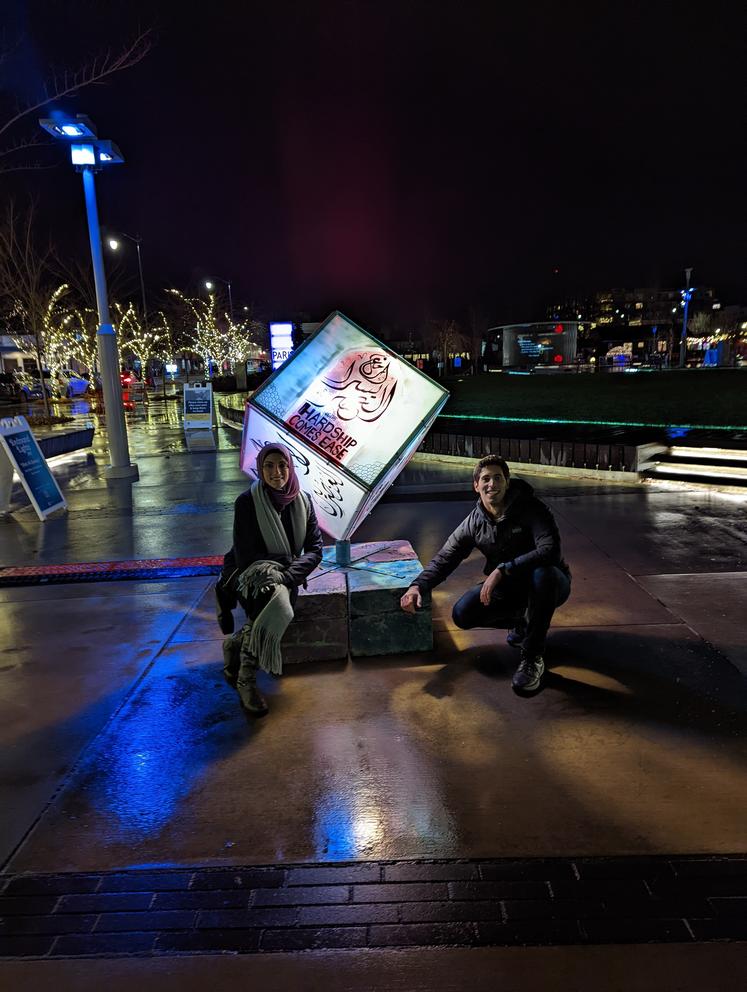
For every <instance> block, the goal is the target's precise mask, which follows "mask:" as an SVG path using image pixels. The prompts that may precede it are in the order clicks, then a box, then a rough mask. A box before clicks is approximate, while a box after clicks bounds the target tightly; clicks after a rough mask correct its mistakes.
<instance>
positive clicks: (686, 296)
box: [680, 269, 695, 369]
mask: <svg viewBox="0 0 747 992" xmlns="http://www.w3.org/2000/svg"><path fill="white" fill-rule="evenodd" d="M692 274H693V270H692V269H685V288H684V289H681V290H680V295H681V296H682V302H681V304H680V306H682V307H684V312H683V314H682V334H681V335H680V368H681V369H683V368H684V367H685V361H686V358H687V308H688V307H689V306H690V298H691V296H692V295H693V293H694V292H695V286H692V287H691V286H690V276H691V275H692Z"/></svg>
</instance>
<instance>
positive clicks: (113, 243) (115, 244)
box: [109, 231, 148, 331]
mask: <svg viewBox="0 0 747 992" xmlns="http://www.w3.org/2000/svg"><path fill="white" fill-rule="evenodd" d="M119 233H120V235H121V236H122V237H123V238H127V240H128V241H131V242H132V243H133V244H134V245H135V248H136V250H137V270H138V273H139V274H140V295H141V296H142V299H143V324H144V325H145V330H146V331H147V330H148V304H147V303H146V301H145V280H144V279H143V258H142V255H141V254H140V245H141V244H142V243H143V239H142V238H139V237H134V238H133V236H132V235H131V234H125V232H124V231H120V232H119ZM109 247H110V248H111V250H112V251H117V250H118V249H119V240H118V239H117V238H109Z"/></svg>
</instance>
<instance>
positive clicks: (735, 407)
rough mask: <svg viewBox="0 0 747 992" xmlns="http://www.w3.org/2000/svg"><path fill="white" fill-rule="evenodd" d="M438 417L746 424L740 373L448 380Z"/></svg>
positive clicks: (746, 384)
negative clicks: (447, 391)
mask: <svg viewBox="0 0 747 992" xmlns="http://www.w3.org/2000/svg"><path fill="white" fill-rule="evenodd" d="M442 384H443V385H444V386H445V387H446V389H448V390H449V392H450V394H451V395H450V397H449V399H448V401H447V403H446V406H445V407H444V409H443V412H442V415H443V416H448V415H449V414H470V415H472V416H491V417H541V418H547V419H561V420H593V421H605V420H613V421H624V422H626V423H630V422H635V423H657V424H661V423H664V424H670V425H676V424H702V425H708V424H713V425H724V426H726V425H730V426H738V427H741V426H744V425H747V369H687V370H683V371H681V372H679V371H669V372H638V373H629V372H615V373H590V374H584V373H581V374H578V375H576V374H572V373H559V374H540V375H507V374H505V373H496V372H491V373H486V374H484V375H476V376H465V377H464V378H462V379H457V378H449V379H444V380H442Z"/></svg>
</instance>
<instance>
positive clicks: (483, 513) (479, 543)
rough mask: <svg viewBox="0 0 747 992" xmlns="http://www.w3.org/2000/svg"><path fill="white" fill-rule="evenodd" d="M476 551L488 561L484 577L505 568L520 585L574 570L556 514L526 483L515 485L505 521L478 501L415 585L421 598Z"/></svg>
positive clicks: (519, 481)
mask: <svg viewBox="0 0 747 992" xmlns="http://www.w3.org/2000/svg"><path fill="white" fill-rule="evenodd" d="M475 548H477V550H478V551H481V552H482V554H484V555H485V568H484V573H485V575H489V574H490V573H491V572H492V571H493V570H494V569H496V568H500V569H501V571H502V572H503V573H504V575H505V576H506V577H511V578H517V579H521V577H522V576H523V575H526V576H529V575H530V574H531V572H532V569H534V568H537V567H538V566H540V565H557V567H558V568H561V569H562V570H563V571H564V572H565V573H566V575H568V576H570V569H569V568H568V565H567V564H566V563H565V562H564V561H563V558H562V556H561V553H560V535H559V533H558V528H557V524H556V523H555V518H554V517H553V515H552V511H551V510H550V508H549V507H548V506H546V504H545V503H543V502H542V500H541V499H539V498H538V497H537V496H535V495H534V490H533V489H532V487H531V486H530V485H529V483H528V482H524V480H523V479H511V481H510V482H509V486H508V490H507V493H506V498H505V501H504V510H503V516H502V517H500V518H499V519H498V520H495V519H494V518H493V517H491V516H490V514H489V513H488V512H487V510H486V509H485V508H484V507H483V505H482V502H481V501H480V500H479V499H478V501H477V505H476V506H475V508H474V510H472V512H471V513H470V514H469V516H468V517H465V519H464V520H463V521H462V522H461V523H460V524H459V526H458V527H457V529H456V530H455V531H454V533H453V534H452V535H451V536H450V537H449V538H448V540H447V541H446V544H444V546H443V547H442V548H441V550H440V551H439V552H438V554H437V555H436V557H435V558H434V559H433V561H431V562H429V564H428V565H426V567H425V568H424V569H423V571H422V572H421V573H420V575H419V576H418V577H417V578H416V579H415V580H414V582H413V585H416V586H417V587H418V588H419V589H420V591H421V592H426V591H427V590H429V589H433V587H434V586H437V585H438V584H439V583H441V582H443V581H444V579H446V578H447V577H448V576H449V575H451V573H452V572H453V571H454V569H455V568H456V567H457V565H459V563H460V562H463V561H464V559H465V558H467V557H468V556H469V555H470V553H471V552H472V551H474V549H475Z"/></svg>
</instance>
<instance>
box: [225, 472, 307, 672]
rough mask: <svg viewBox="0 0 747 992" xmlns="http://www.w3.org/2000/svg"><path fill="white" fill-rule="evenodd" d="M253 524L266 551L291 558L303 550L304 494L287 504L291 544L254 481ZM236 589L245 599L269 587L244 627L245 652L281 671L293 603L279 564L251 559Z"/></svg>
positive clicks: (264, 492)
mask: <svg viewBox="0 0 747 992" xmlns="http://www.w3.org/2000/svg"><path fill="white" fill-rule="evenodd" d="M250 491H251V494H252V500H253V502H254V509H255V512H256V514H257V526H258V527H259V530H260V533H261V534H262V540H263V541H264V542H265V545H266V547H267V553H268V554H270V555H278V556H285V557H287V558H291V559H292V558H294V557H295V556H296V555H298V554H300V553H301V551H302V550H303V544H304V539H305V537H306V527H307V523H308V514H309V509H308V505H307V503H306V497H305V496H304V494H303V493H301V492H299V494H298V499H297V500H296V501H295V502H294V504H293V506H292V507H291V531H292V534H293V545H294V546H293V547H292V548H291V546H290V544H289V543H288V536H287V535H286V533H285V528H284V527H283V525H282V524H281V522H280V517H279V516H278V514H277V513H276V512H275V511H274V510H273V508H272V504H271V502H270V492H271V489H270V487H269V486H266V485H264V484H263V483H262V482H255V483H254V484H253V485H252V487H251V490H250ZM237 584H238V588H239V592H240V593H241V595H242V596H243V597H244V598H245V599H249V597H250V596H259V595H260V594H262V593H265V592H269V591H270V590H272V596H271V598H270V600H269V602H268V603H267V605H266V606H265V607H264V608H263V609H262V611H261V613H260V614H259V616H258V617H257V618H256V619H255V620H254V622H253V623H252V624H251V627H250V629H249V630H247V627H248V626H249V625H248V624H247V625H246V626H245V628H244V631H245V635H246V638H247V640H246V641H245V643H246V646H247V648H248V651H249V654H250V655H251V656H252V657H253V658H256V659H257V664H258V666H259V667H260V668H261V669H262V670H263V671H265V672H270V673H271V674H272V675H281V674H282V671H283V656H282V654H281V652H280V642H281V640H282V639H283V634H284V633H285V632H286V630H287V629H288V625H289V624H290V622H291V621H292V620H293V607H292V606H291V603H290V590H289V589H288V587H287V586H286V585H285V583H284V582H283V568H282V566H281V565H278V563H277V562H275V561H268V560H262V561H255V562H254V563H253V564H251V565H250V566H249V567H248V568H247V569H245V570H244V571H243V572H242V573H241V575H240V576H239V578H238V582H237Z"/></svg>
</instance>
